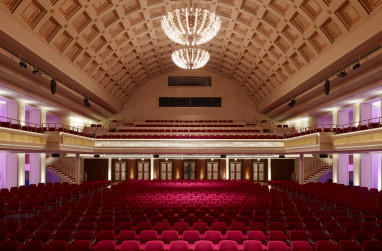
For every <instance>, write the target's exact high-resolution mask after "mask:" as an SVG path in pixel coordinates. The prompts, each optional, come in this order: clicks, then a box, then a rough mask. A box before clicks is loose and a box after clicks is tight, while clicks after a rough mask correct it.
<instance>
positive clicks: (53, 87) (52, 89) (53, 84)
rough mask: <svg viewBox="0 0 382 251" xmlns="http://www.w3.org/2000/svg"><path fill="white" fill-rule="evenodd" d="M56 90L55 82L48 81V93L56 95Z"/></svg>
mask: <svg viewBox="0 0 382 251" xmlns="http://www.w3.org/2000/svg"><path fill="white" fill-rule="evenodd" d="M56 89H57V82H56V80H54V79H53V78H52V80H51V81H50V92H51V93H52V94H55V93H56Z"/></svg>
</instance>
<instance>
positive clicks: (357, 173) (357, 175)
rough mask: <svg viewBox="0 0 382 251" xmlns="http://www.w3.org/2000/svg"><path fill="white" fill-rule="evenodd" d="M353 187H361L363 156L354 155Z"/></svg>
mask: <svg viewBox="0 0 382 251" xmlns="http://www.w3.org/2000/svg"><path fill="white" fill-rule="evenodd" d="M353 185H354V186H360V185H361V154H360V153H354V154H353Z"/></svg>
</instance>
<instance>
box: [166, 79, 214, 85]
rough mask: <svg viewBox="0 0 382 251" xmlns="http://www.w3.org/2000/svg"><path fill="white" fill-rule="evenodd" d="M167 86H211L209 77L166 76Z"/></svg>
mask: <svg viewBox="0 0 382 251" xmlns="http://www.w3.org/2000/svg"><path fill="white" fill-rule="evenodd" d="M168 86H211V77H168Z"/></svg>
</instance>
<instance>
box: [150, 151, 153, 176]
mask: <svg viewBox="0 0 382 251" xmlns="http://www.w3.org/2000/svg"><path fill="white" fill-rule="evenodd" d="M153 179H154V157H153V156H151V158H150V180H153Z"/></svg>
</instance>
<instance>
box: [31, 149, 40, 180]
mask: <svg viewBox="0 0 382 251" xmlns="http://www.w3.org/2000/svg"><path fill="white" fill-rule="evenodd" d="M29 161H30V171H29V184H36V185H37V184H38V183H40V182H41V154H40V153H30V154H29Z"/></svg>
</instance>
